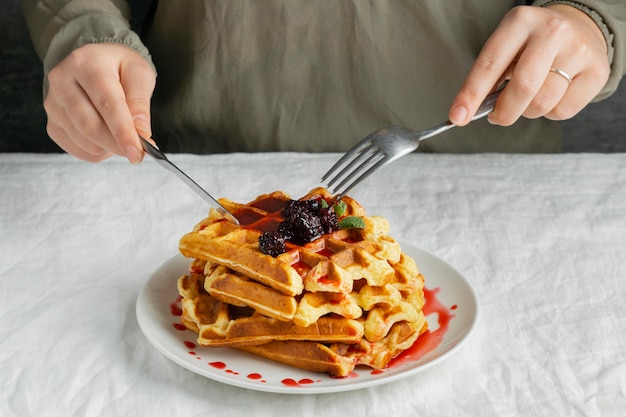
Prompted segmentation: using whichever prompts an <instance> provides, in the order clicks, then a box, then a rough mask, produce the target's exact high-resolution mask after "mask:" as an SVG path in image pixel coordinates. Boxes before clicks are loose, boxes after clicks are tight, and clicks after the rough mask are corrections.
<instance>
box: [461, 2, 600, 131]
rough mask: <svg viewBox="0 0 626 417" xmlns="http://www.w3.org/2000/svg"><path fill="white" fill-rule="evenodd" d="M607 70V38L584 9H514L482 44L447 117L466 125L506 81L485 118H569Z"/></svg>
mask: <svg viewBox="0 0 626 417" xmlns="http://www.w3.org/2000/svg"><path fill="white" fill-rule="evenodd" d="M553 69H558V70H560V71H564V72H565V73H566V74H567V75H569V76H570V77H571V79H572V81H571V83H570V82H568V80H567V78H566V77H564V76H563V75H559V74H558V73H557V72H555V71H553ZM609 74H610V67H609V61H608V57H607V45H606V41H605V39H604V36H603V35H602V32H601V31H600V28H599V27H598V26H597V25H596V23H595V22H594V21H593V20H592V19H591V18H590V17H589V16H588V15H587V14H586V13H584V12H582V11H580V10H578V9H576V8H574V7H571V6H567V5H561V4H557V5H553V6H549V7H532V6H520V7H516V8H514V9H512V10H511V11H510V12H509V13H508V14H507V15H506V16H505V17H504V18H503V19H502V22H501V23H500V25H499V26H498V28H497V29H496V30H495V32H494V33H493V34H492V35H491V37H490V38H489V39H488V40H487V42H486V43H485V45H484V47H483V49H482V51H481V52H480V54H479V55H478V58H477V59H476V62H475V63H474V65H473V67H472V68H471V70H470V72H469V74H468V76H467V78H466V79H465V82H464V84H463V86H462V87H461V89H460V90H459V92H458V93H457V96H456V97H455V99H454V101H453V102H452V105H451V107H450V112H449V118H450V121H452V123H454V124H456V125H459V126H463V125H466V124H467V123H469V121H470V119H471V116H472V115H474V114H475V113H476V110H477V109H478V106H479V105H480V103H481V101H482V100H483V99H484V98H485V97H486V96H487V95H488V94H489V93H490V92H491V91H493V90H494V89H495V87H496V86H497V85H498V84H500V83H501V82H502V81H503V80H504V79H509V82H508V84H507V86H506V88H505V89H504V91H503V92H502V94H501V95H500V97H499V98H498V101H497V103H496V108H495V110H494V111H493V112H492V113H490V114H489V116H488V118H489V121H490V122H491V123H493V124H497V125H501V126H509V125H511V124H513V123H514V122H515V121H516V120H517V119H519V117H520V116H524V117H526V118H530V119H533V118H538V117H542V116H544V117H546V118H548V119H552V120H565V119H569V118H571V117H573V116H574V115H576V113H578V112H579V111H580V110H582V109H583V108H584V107H585V106H586V105H587V104H588V103H589V102H590V101H591V100H593V98H594V97H595V96H596V95H597V94H598V93H599V92H600V90H601V89H602V87H604V85H605V84H606V82H607V80H608V77H609Z"/></svg>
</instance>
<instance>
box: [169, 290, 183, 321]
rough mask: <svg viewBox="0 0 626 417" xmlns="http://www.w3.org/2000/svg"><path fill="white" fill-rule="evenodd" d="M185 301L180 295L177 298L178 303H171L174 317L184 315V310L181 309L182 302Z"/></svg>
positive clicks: (171, 311)
mask: <svg viewBox="0 0 626 417" xmlns="http://www.w3.org/2000/svg"><path fill="white" fill-rule="evenodd" d="M182 299H183V297H181V296H180V295H179V296H178V297H176V301H174V302H172V303H170V313H171V314H172V316H177V317H180V316H182V315H183V310H182V309H181V308H180V301H181V300H182Z"/></svg>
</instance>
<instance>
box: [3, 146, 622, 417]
mask: <svg viewBox="0 0 626 417" xmlns="http://www.w3.org/2000/svg"><path fill="white" fill-rule="evenodd" d="M337 157H338V155H336V154H295V153H265V154H263V153H262V154H228V155H213V156H194V155H174V156H172V157H171V159H172V160H173V161H174V162H175V163H177V164H179V166H180V167H181V168H182V169H184V170H186V171H187V172H188V173H189V174H190V175H191V176H192V177H193V178H194V179H196V180H197V181H198V182H199V183H200V184H201V185H203V186H205V187H206V188H207V190H208V191H209V192H211V193H212V194H213V195H215V196H216V197H222V196H223V197H228V198H230V199H232V200H235V201H242V202H246V201H249V200H251V199H253V198H254V197H256V196H257V195H259V194H262V193H266V192H271V191H274V190H283V191H286V192H287V193H289V194H290V195H292V196H294V197H299V196H301V195H303V194H304V193H305V192H307V191H308V190H309V189H311V188H313V187H315V186H317V185H319V177H320V175H321V174H322V173H323V172H324V171H325V170H326V169H327V168H328V167H329V166H330V165H331V164H332V163H333V162H334V160H336V158H337ZM352 195H353V196H354V197H355V198H356V199H357V200H358V201H359V202H361V204H362V205H363V206H364V207H365V208H366V210H367V211H368V214H379V215H383V216H385V217H387V218H388V219H389V221H390V224H391V233H390V234H391V235H392V236H393V237H395V238H396V239H398V240H403V241H407V242H411V243H413V244H414V245H416V246H418V247H421V248H423V249H425V250H427V251H430V252H432V253H434V254H436V255H438V256H439V257H441V258H442V259H444V260H445V261H446V262H448V263H449V264H451V265H452V266H453V267H455V268H456V269H457V270H458V271H460V272H461V273H462V274H463V275H464V276H465V277H466V279H467V280H468V281H469V282H470V283H471V285H472V286H473V288H474V289H475V291H476V292H477V294H478V297H479V300H480V304H481V314H480V322H479V325H478V328H477V330H476V332H475V333H474V334H473V335H472V337H471V338H470V339H469V340H468V341H467V343H466V344H465V345H464V346H463V347H462V348H461V349H460V350H459V351H458V352H456V353H455V354H454V355H452V356H451V357H449V358H448V359H447V360H445V361H443V362H442V363H440V364H437V365H436V366H434V367H431V368H429V369H427V370H425V371H423V372H421V373H418V374H417V375H414V376H411V377H408V378H406V379H402V380H399V381H396V382H391V383H388V384H385V385H381V386H377V387H374V388H368V389H363V390H356V391H349V392H342V393H334V394H317V395H288V394H270V393H263V392H257V391H249V390H245V389H242V388H237V387H232V386H229V385H225V384H221V383H219V382H215V381H212V380H210V379H207V378H204V377H202V376H199V375H196V374H194V373H192V372H190V371H188V370H186V369H184V368H182V367H180V366H178V365H176V364H175V363H173V362H171V361H170V360H168V359H167V358H165V357H164V356H163V355H162V354H160V353H159V352H158V351H157V350H156V349H155V348H154V347H153V346H152V345H151V344H150V343H149V342H148V340H147V339H146V338H145V337H144V336H143V334H142V333H141V331H140V329H139V327H138V325H137V320H136V317H135V301H136V298H137V295H138V293H139V290H140V289H141V288H142V286H143V285H144V283H145V282H146V280H147V279H148V277H149V276H150V274H151V273H152V272H153V271H154V270H155V269H156V268H158V267H159V266H160V265H161V264H162V263H163V262H164V261H166V260H167V259H169V258H171V257H172V256H173V255H174V254H176V253H177V245H178V239H179V238H180V237H181V236H182V235H183V234H184V233H186V232H187V231H189V230H190V229H191V228H192V227H193V225H194V224H195V223H196V222H197V221H199V220H200V219H201V218H202V217H203V216H204V215H205V214H206V212H207V210H208V207H207V206H206V204H205V203H204V202H203V201H202V200H200V199H199V198H198V197H197V196H196V195H195V194H194V193H193V192H191V191H190V190H189V189H188V188H187V187H186V186H185V185H184V184H183V183H182V182H180V181H179V180H178V179H177V178H175V177H174V176H173V175H171V174H170V173H168V172H166V171H165V170H163V169H162V168H161V167H159V166H158V165H157V164H156V163H154V162H153V161H151V160H146V161H145V162H144V163H143V164H142V165H140V166H138V167H135V166H131V165H129V164H128V163H127V162H125V161H123V160H121V159H113V160H110V161H107V162H104V163H101V164H88V163H84V162H81V161H78V160H75V159H72V158H71V157H70V156H67V155H23V154H4V155H0V318H1V320H2V330H1V334H2V337H1V338H0V415H2V416H3V417H11V416H142V415H150V416H198V415H211V416H252V415H254V416H256V417H259V416H272V417H273V416H277V415H299V416H315V417H318V416H324V417H331V416H342V417H346V416H409V415H411V416H417V415H420V416H430V415H448V416H450V415H456V416H459V415H464V416H465V415H470V416H474V415H475V416H510V415H524V416H529V415H533V416H551V417H552V416H558V415H567V416H618V415H623V412H624V410H626V155H624V154H609V155H601V154H564V155H532V156H531V155H502V154H475V155H445V154H432V155H430V154H416V155H410V156H407V157H405V158H403V159H402V160H400V161H398V162H397V163H395V164H394V165H392V166H390V167H387V168H385V169H383V170H382V171H380V172H379V173H377V174H375V175H374V176H372V177H370V179H368V180H366V182H364V183H363V184H362V185H361V186H360V187H358V188H357V189H356V190H355V191H354V192H353V193H352ZM426 278H427V279H428V277H426Z"/></svg>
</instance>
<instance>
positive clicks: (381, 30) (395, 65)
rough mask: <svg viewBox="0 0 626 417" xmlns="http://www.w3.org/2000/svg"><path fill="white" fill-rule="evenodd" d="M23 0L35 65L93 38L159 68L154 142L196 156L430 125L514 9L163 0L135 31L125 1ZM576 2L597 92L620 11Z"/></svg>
mask: <svg viewBox="0 0 626 417" xmlns="http://www.w3.org/2000/svg"><path fill="white" fill-rule="evenodd" d="M546 2H547V1H540V2H536V3H546ZM23 3H24V10H25V14H26V17H27V21H28V23H29V27H30V28H31V34H32V37H33V41H34V44H35V46H36V49H37V51H38V53H39V54H40V56H41V57H42V59H43V61H44V69H45V72H46V73H47V72H48V71H49V70H50V69H51V68H52V67H53V66H54V65H56V64H57V63H58V62H60V60H62V59H63V58H64V57H65V56H67V55H68V54H69V53H70V52H71V51H72V50H73V49H75V48H76V47H78V46H81V45H83V44H85V43H91V42H118V43H122V44H126V45H128V46H129V47H131V48H133V49H135V50H136V51H138V52H140V53H141V54H142V55H143V56H145V57H146V59H151V60H152V62H153V63H154V66H155V68H156V70H157V73H158V78H157V86H156V89H155V92H154V96H153V100H152V124H153V133H154V138H155V140H156V141H157V143H159V145H160V146H161V147H162V148H163V149H165V150H166V151H169V152H194V153H214V152H235V151H243V152H256V151H304V152H307V151H311V152H331V151H345V150H347V149H348V148H349V147H351V146H352V145H353V144H354V143H356V142H357V141H358V140H359V139H361V138H362V137H364V136H366V135H367V134H368V133H370V132H372V131H374V130H377V129H379V128H381V127H383V126H388V125H400V126H404V127H408V128H411V129H416V130H419V129H424V128H428V127H431V126H433V125H435V124H438V123H440V122H442V121H444V120H445V119H446V118H447V113H448V108H449V106H450V104H451V102H452V99H453V98H454V96H455V94H456V92H457V91H458V89H459V88H460V86H461V84H462V82H463V80H464V78H465V76H466V75H467V72H468V71H469V69H470V67H471V65H472V63H473V62H474V60H475V58H476V56H477V55H478V53H479V52H480V50H481V48H482V45H483V44H484V42H485V41H486V39H487V38H488V37H489V35H490V34H491V33H492V32H493V30H494V29H495V28H496V26H497V25H498V23H499V22H500V20H501V19H502V17H503V16H504V15H505V14H506V13H507V12H508V11H509V10H510V9H511V8H512V7H514V5H515V2H514V1H487V0H475V1H467V0H445V1H439V0H437V1H435V0H431V1H428V0H421V1H420V0H393V1H360V0H353V1H344V0H333V1H326V0H318V1H314V0H265V1H255V0H248V1H246V0H233V1H210V0H204V1H201V0H193V1H189V0H160V1H159V3H158V7H157V9H156V13H155V14H154V17H153V19H152V20H151V21H150V22H148V24H146V29H145V30H144V31H143V33H142V34H141V36H138V35H137V34H135V33H134V32H132V31H131V30H130V29H129V20H130V17H131V16H130V8H129V6H128V4H127V2H125V1H120V0H74V1H69V0H56V1H50V0H48V1H45V2H44V1H35V0H23ZM44 3H45V6H44ZM578 3H584V4H586V5H587V6H588V7H590V8H592V9H593V10H595V11H596V12H597V13H598V14H599V16H601V18H602V19H603V21H604V22H605V23H606V27H607V28H608V29H609V30H610V33H609V35H610V36H611V37H612V38H610V39H609V41H610V43H611V46H612V47H613V49H612V74H611V78H610V80H609V82H608V83H607V85H606V86H605V88H604V90H603V91H602V93H601V94H600V95H599V96H598V99H600V98H604V97H607V96H608V95H610V94H611V93H612V92H613V91H614V90H615V89H616V88H617V85H618V83H619V80H620V79H621V77H622V75H623V74H624V68H625V62H626V58H625V56H624V50H623V49H624V41H625V33H626V29H625V26H626V5H625V4H624V3H625V2H623V1H622V2H610V1H595V0H588V1H587V0H584V1H580V2H578ZM62 6H64V7H62ZM148 51H149V53H148ZM44 91H45V90H44ZM560 142H561V138H560V130H559V127H558V124H557V123H555V122H551V121H549V120H547V119H544V118H540V119H536V120H528V119H523V118H522V119H520V120H519V121H518V122H517V123H516V124H515V125H513V126H511V127H497V126H492V125H490V124H489V123H488V122H487V121H486V120H485V119H483V120H479V121H476V122H473V123H471V124H470V125H468V126H466V127H462V128H455V129H451V130H449V131H447V132H445V133H443V134H441V135H440V136H437V137H435V138H432V139H429V140H426V141H424V142H422V145H421V146H420V150H422V151H431V152H433V151H434V152H558V151H559V150H560Z"/></svg>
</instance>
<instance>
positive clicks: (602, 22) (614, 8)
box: [533, 0, 626, 101]
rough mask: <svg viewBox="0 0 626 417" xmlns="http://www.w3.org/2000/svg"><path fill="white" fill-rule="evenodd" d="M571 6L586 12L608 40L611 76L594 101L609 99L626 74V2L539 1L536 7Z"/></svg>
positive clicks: (585, 0)
mask: <svg viewBox="0 0 626 417" xmlns="http://www.w3.org/2000/svg"><path fill="white" fill-rule="evenodd" d="M555 3H561V4H569V5H570V6H573V7H577V8H579V9H580V10H582V11H584V12H585V13H587V14H588V15H589V17H591V18H592V19H593V20H594V21H595V22H596V24H597V25H598V27H599V28H600V30H602V33H603V34H604V38H605V39H606V43H607V48H608V57H607V58H608V59H609V63H610V65H611V75H610V77H609V80H608V82H607V83H606V85H605V86H604V88H603V89H602V91H600V93H599V94H598V96H597V97H596V98H595V100H594V101H598V100H602V99H605V98H607V97H609V96H610V95H611V94H613V93H614V92H615V90H616V89H617V87H618V85H619V82H620V80H621V79H622V77H623V76H624V74H625V73H626V2H624V1H603V0H574V1H569V0H537V1H535V2H534V3H533V5H535V6H547V5H550V4H555Z"/></svg>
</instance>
